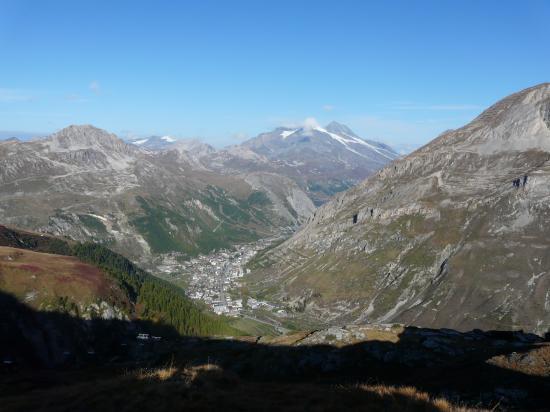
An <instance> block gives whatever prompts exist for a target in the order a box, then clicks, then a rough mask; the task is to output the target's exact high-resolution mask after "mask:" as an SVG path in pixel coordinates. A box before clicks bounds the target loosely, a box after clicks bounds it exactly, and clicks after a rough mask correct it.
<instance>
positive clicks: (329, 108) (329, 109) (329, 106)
mask: <svg viewBox="0 0 550 412" xmlns="http://www.w3.org/2000/svg"><path fill="white" fill-rule="evenodd" d="M334 109H335V107H334V106H333V105H332V104H325V105H324V106H323V110H324V111H325V112H332V111H333V110H334Z"/></svg>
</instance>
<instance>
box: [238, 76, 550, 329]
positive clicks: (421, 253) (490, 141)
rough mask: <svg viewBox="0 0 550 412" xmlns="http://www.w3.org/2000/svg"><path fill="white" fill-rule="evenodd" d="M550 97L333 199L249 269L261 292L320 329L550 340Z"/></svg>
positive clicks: (531, 97) (515, 106)
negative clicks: (406, 328) (520, 333)
mask: <svg viewBox="0 0 550 412" xmlns="http://www.w3.org/2000/svg"><path fill="white" fill-rule="evenodd" d="M549 119H550V84H549V83H545V84H541V85H539V86H536V87H532V88H529V89H526V90H523V91H521V92H519V93H516V94H513V95H511V96H509V97H507V98H505V99H503V100H502V101H500V102H498V103H496V104H495V105H493V106H492V107H490V108H489V109H487V110H486V111H485V112H483V113H482V114H481V115H480V116H479V117H478V118H476V119H474V120H473V121H472V122H471V123H469V124H468V125H466V126H464V127H462V128H460V129H458V130H454V131H449V132H446V133H444V134H442V135H441V136H439V137H438V138H436V139H435V140H433V141H432V142H430V143H429V144H427V145H426V146H424V147H422V148H421V149H419V150H417V151H416V152H414V153H412V154H411V155H409V156H407V157H405V158H402V159H398V160H396V161H394V162H393V163H391V164H390V165H388V166H386V167H385V168H384V169H382V170H380V171H379V172H378V173H376V174H375V175H373V176H372V177H369V178H368V179H366V180H365V181H363V182H362V183H361V184H359V185H357V186H356V187H354V188H352V189H350V190H348V191H347V192H345V193H343V194H339V195H337V196H335V197H334V198H333V199H332V200H331V201H330V202H328V203H327V204H325V205H323V206H322V207H321V208H319V209H318V210H317V211H316V213H315V215H314V217H313V218H312V219H311V220H310V221H309V222H308V223H307V224H306V225H305V226H304V227H303V228H302V229H301V230H300V231H299V232H298V233H296V234H295V235H294V236H293V237H292V238H291V239H289V240H288V241H287V242H285V243H284V244H282V245H280V246H278V247H277V248H275V249H273V250H271V251H267V252H266V253H264V254H262V255H261V256H259V257H258V259H256V260H255V261H254V262H253V267H254V271H253V273H252V275H251V276H250V277H249V279H248V282H249V285H250V287H251V289H252V290H253V291H254V292H257V293H262V294H264V296H265V295H266V294H267V295H268V296H270V297H271V298H273V299H278V300H284V301H286V302H287V305H288V309H289V310H292V311H294V312H295V316H297V317H301V318H303V319H308V320H313V319H322V322H323V323H330V324H335V323H344V322H346V321H352V322H355V323H373V322H402V323H406V324H412V325H418V326H429V327H452V328H456V329H459V330H467V329H471V328H474V327H478V328H482V329H483V328H485V329H507V330H509V329H518V328H519V329H525V330H528V331H532V332H537V333H545V332H547V331H548V330H549V329H550V241H549V238H548V228H549V227H550V203H549V199H550V120H549Z"/></svg>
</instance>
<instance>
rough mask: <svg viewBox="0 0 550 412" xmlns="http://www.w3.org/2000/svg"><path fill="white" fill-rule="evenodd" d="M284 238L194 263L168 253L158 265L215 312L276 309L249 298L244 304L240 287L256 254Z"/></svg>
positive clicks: (202, 257)
mask: <svg viewBox="0 0 550 412" xmlns="http://www.w3.org/2000/svg"><path fill="white" fill-rule="evenodd" d="M279 239H280V237H274V238H267V239H260V240H258V241H257V242H254V243H249V244H244V245H238V246H235V247H234V249H233V250H227V249H222V250H218V251H215V252H212V253H210V254H208V255H200V256H197V257H195V258H193V259H191V260H187V261H180V259H179V256H178V254H166V255H163V257H162V262H159V264H158V265H156V268H157V271H159V272H161V273H162V274H163V275H164V276H163V277H166V276H169V277H171V278H172V280H174V279H176V280H178V281H181V282H183V283H184V284H185V292H186V294H187V296H189V297H190V298H192V299H196V300H200V301H202V302H204V303H206V304H207V305H208V306H209V307H210V308H211V309H212V310H213V311H214V312H215V313H217V314H223V315H227V316H239V315H241V314H243V311H245V310H248V309H252V310H254V309H259V308H264V309H267V310H270V311H272V310H275V309H276V308H275V307H274V306H273V305H272V304H269V303H267V302H263V301H259V300H256V299H253V298H248V299H247V300H246V301H244V302H243V297H242V296H241V291H240V286H241V279H242V277H243V276H244V275H245V274H246V273H249V272H250V269H247V268H246V264H247V263H248V262H249V261H250V259H252V258H253V257H254V255H255V254H256V253H257V252H258V251H259V250H262V249H265V248H266V247H268V246H269V245H270V244H272V243H273V242H275V241H277V240H279Z"/></svg>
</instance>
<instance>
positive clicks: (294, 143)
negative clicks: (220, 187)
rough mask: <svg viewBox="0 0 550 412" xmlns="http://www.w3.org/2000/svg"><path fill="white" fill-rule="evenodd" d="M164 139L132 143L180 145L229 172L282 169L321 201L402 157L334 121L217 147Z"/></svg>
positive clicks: (210, 166)
mask: <svg viewBox="0 0 550 412" xmlns="http://www.w3.org/2000/svg"><path fill="white" fill-rule="evenodd" d="M165 137H166V136H165ZM162 139H164V138H159V137H152V138H148V139H139V140H134V141H133V144H135V145H138V146H139V147H146V148H148V149H150V150H155V151H169V150H174V149H177V150H179V152H180V153H184V152H185V153H186V155H187V156H189V157H190V158H191V159H192V161H193V162H194V164H195V165H196V167H201V166H202V167H204V168H205V169H207V170H213V171H216V172H217V173H221V174H225V175H240V176H247V175H248V174H257V173H259V172H268V173H270V174H271V175H274V174H277V175H280V176H283V177H286V178H289V179H291V180H293V181H294V182H295V183H296V184H297V185H298V186H299V187H300V188H301V189H302V190H303V191H304V192H305V193H306V194H307V195H308V196H309V197H310V198H311V199H312V201H313V202H314V203H315V204H316V205H320V204H322V203H324V202H325V201H327V200H328V199H329V198H330V196H332V195H333V194H335V193H338V192H341V191H343V190H345V189H348V188H350V187H352V186H353V185H354V184H356V183H358V182H360V181H361V180H363V179H364V178H365V177H367V176H369V175H370V174H372V173H373V172H375V171H376V170H378V169H380V168H381V167H383V166H384V165H386V164H387V163H389V162H391V161H392V160H393V159H396V158H397V157H398V154H397V153H396V152H395V151H393V150H392V149H391V148H390V147H389V146H387V145H385V144H383V143H380V142H376V141H372V140H367V139H363V138H361V137H359V136H358V135H356V134H355V133H354V132H353V131H352V130H351V129H350V128H349V127H347V126H345V125H343V124H340V123H337V122H334V121H333V122H331V123H329V124H328V125H327V126H325V127H324V128H323V127H321V126H318V125H309V126H301V127H296V128H288V127H279V128H276V129H275V130H273V131H271V132H267V133H262V134H260V135H258V136H256V137H254V138H252V139H249V140H247V141H245V142H243V143H241V144H239V145H234V146H230V147H228V148H226V149H222V150H218V151H216V150H215V149H214V148H213V147H211V146H209V145H207V144H205V143H201V142H199V141H197V140H193V139H181V140H180V139H178V140H176V139H173V138H170V139H169V140H162Z"/></svg>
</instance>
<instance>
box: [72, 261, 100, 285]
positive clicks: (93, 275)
mask: <svg viewBox="0 0 550 412" xmlns="http://www.w3.org/2000/svg"><path fill="white" fill-rule="evenodd" d="M73 269H74V270H76V271H77V272H76V273H75V275H76V276H79V277H81V278H84V279H86V280H89V281H92V282H94V283H95V282H100V281H102V280H103V275H102V273H101V271H100V270H99V269H98V268H96V267H94V266H91V265H87V264H85V263H75V264H74V266H73Z"/></svg>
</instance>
